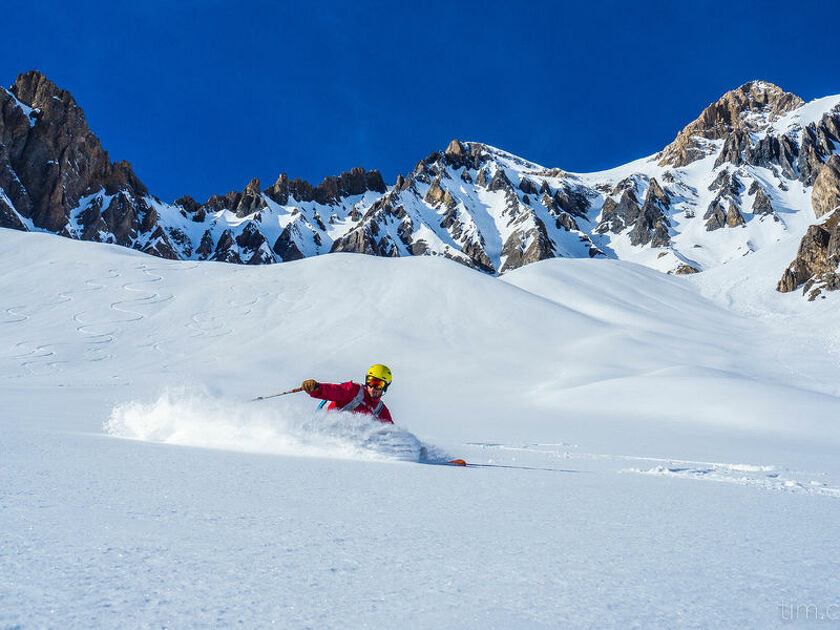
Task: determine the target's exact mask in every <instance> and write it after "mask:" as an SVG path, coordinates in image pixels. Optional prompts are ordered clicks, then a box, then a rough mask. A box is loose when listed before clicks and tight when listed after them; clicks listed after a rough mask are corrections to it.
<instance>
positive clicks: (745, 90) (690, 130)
mask: <svg viewBox="0 0 840 630" xmlns="http://www.w3.org/2000/svg"><path fill="white" fill-rule="evenodd" d="M802 105H804V101H803V100H802V99H801V98H799V97H798V96H795V95H793V94H790V93H788V92H784V91H783V90H782V89H781V88H779V87H777V86H775V85H773V84H771V83H766V82H763V81H750V82H749V83H745V84H744V85H742V86H741V87H739V88H738V89H736V90H732V91H730V92H727V93H726V94H724V95H723V96H722V97H721V98H720V100H718V101H717V102H716V103H712V104H711V105H709V106H708V107H707V108H706V109H704V110H703V112H702V113H701V114H700V116H699V117H698V118H697V120H695V121H693V122H692V123H690V124H689V125H688V126H686V127H685V129H683V130H682V131H680V133H679V134H678V135H677V137H676V139H675V140H674V141H673V142H672V143H671V144H669V145H668V146H667V147H665V149H664V150H663V151H662V153H661V154H660V155H661V158H660V161H659V163H660V164H661V165H662V166H675V167H681V166H687V165H688V164H691V163H692V162H694V161H696V160H699V159H701V158H703V157H705V156H706V155H707V154H708V153H707V151H706V150H705V149H704V144H703V140H704V139H705V140H720V139H724V138H727V136H728V135H729V134H730V133H732V132H733V131H735V130H739V131H740V132H741V135H740V136H739V137H738V138H736V139H735V140H733V141H732V143H731V144H730V146H729V147H728V149H727V151H726V152H727V154H728V155H730V156H735V155H736V154H739V153H740V152H739V151H738V148H739V147H743V145H744V144H745V140H746V139H745V138H744V136H743V132H750V131H754V130H756V129H755V128H754V126H753V125H754V123H753V121H752V119H751V117H749V116H745V115H744V114H746V113H750V112H756V111H761V112H763V113H765V114H766V116H767V118H768V119H769V121H770V122H772V121H774V120H776V119H777V118H778V117H779V116H781V115H782V114H784V113H785V112H789V111H791V110H793V109H796V108H798V107H801V106H802ZM698 139H699V140H698ZM736 163H737V162H736Z"/></svg>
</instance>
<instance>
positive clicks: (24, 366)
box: [0, 230, 840, 628]
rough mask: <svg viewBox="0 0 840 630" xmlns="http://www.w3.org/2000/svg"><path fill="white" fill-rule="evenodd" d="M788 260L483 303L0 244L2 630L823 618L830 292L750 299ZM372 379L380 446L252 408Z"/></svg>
mask: <svg viewBox="0 0 840 630" xmlns="http://www.w3.org/2000/svg"><path fill="white" fill-rule="evenodd" d="M777 249H783V248H775V249H773V248H770V249H767V250H762V251H761V252H757V253H755V254H753V255H750V256H747V257H744V258H742V259H739V260H738V261H735V262H733V263H730V264H727V265H724V266H721V267H719V268H717V269H715V270H712V271H710V272H705V273H703V274H698V275H697V276H695V277H692V278H683V277H673V276H666V275H662V274H659V273H657V272H655V271H652V270H650V269H647V268H645V267H641V266H637V265H634V264H632V263H627V262H621V261H615V260H597V259H596V260H564V259H555V260H547V261H543V262H540V263H536V264H532V265H528V266H526V267H523V268H521V269H518V270H515V271H512V272H510V273H508V274H506V275H505V276H504V277H503V278H502V279H499V278H495V277H491V276H488V275H485V274H481V273H479V272H476V271H472V270H470V269H468V268H466V267H463V266H461V265H458V264H457V263H454V262H451V261H447V260H443V259H441V258H425V257H412V258H400V259H386V258H373V257H367V256H360V255H352V254H345V255H341V254H335V255H326V256H319V257H315V258H310V259H305V260H301V261H298V262H292V263H285V264H283V265H271V266H262V267H245V266H232V265H225V264H221V263H196V262H189V261H166V260H161V259H156V258H150V257H147V256H145V255H142V254H138V253H136V252H132V251H131V250H128V249H123V248H119V247H114V246H104V245H99V244H90V243H82V242H74V241H70V240H64V239H58V238H55V237H53V236H49V235H44V234H23V233H17V232H12V231H8V230H0V252H2V255H0V294H2V295H3V303H2V305H0V396H2V406H0V454H2V456H0V566H2V567H3V570H2V571H1V572H0V604H2V605H0V627H7V626H8V627H16V626H22V627H91V626H96V627H160V626H166V627H170V626H171V627H192V626H204V627H206V626H214V627H226V626H232V625H244V626H246V627H264V626H269V625H275V626H278V627H294V628H298V627H315V626H317V627H336V628H338V627H341V628H344V627H371V626H372V627H383V626H389V627H390V626H400V627H452V626H455V625H457V626H460V627H467V628H520V627H521V628H533V627H546V628H554V627H598V628H605V627H614V628H627V627H703V628H707V627H717V628H729V627H733V626H736V627H753V628H768V627H775V626H780V625H785V623H786V622H787V620H788V618H789V617H790V616H796V617H797V618H798V619H799V620H800V621H801V620H802V619H803V614H804V613H803V612H801V611H797V608H796V607H797V606H800V605H806V606H815V607H817V609H818V610H819V611H820V612H826V613H831V611H834V610H836V605H837V603H838V602H837V593H836V589H835V588H834V580H835V578H836V575H837V571H838V568H840V567H839V566H838V562H837V560H836V557H837V554H836V540H835V534H834V529H835V528H834V523H836V522H837V519H838V517H840V501H838V499H840V465H838V463H837V461H836V453H837V448H838V446H840V425H838V423H837V421H836V418H837V417H838V416H840V388H838V386H837V374H838V369H837V368H838V361H840V358H838V354H837V350H838V344H837V340H838V339H840V329H839V327H838V324H837V322H836V317H834V316H833V315H832V311H834V312H836V308H837V305H836V304H835V300H836V299H838V298H837V296H833V295H829V296H828V298H827V299H825V300H822V301H819V302H817V303H814V304H802V302H801V299H800V298H799V297H798V296H796V295H784V296H782V295H778V294H776V295H773V296H772V297H773V300H771V299H770V297H769V296H768V295H765V294H764V293H762V292H763V291H765V289H764V288H763V287H764V284H762V283H756V282H752V281H750V280H754V279H756V277H757V276H758V275H760V274H761V273H767V272H763V271H761V270H762V269H767V268H768V266H767V265H765V264H763V263H765V262H766V261H763V260H762V256H771V255H775V256H780V257H784V256H786V255H787V253H788V252H786V251H779V252H776V250H777ZM715 274H716V275H715ZM756 287H758V288H756ZM767 290H768V291H769V290H771V289H767ZM372 362H383V363H386V364H388V365H389V366H390V367H391V368H392V370H393V371H394V374H395V382H394V385H393V387H392V388H391V390H390V391H389V392H388V394H387V398H386V402H387V403H388V405H389V407H390V409H391V411H392V413H393V415H394V417H395V418H396V420H397V426H396V427H380V426H378V425H371V424H368V423H365V422H360V421H359V419H358V418H352V417H350V418H346V417H342V416H332V415H325V414H322V413H320V412H318V411H317V410H316V409H315V401H312V400H311V399H309V398H307V397H306V396H305V395H303V394H298V395H295V396H286V397H281V398H276V399H272V400H270V401H261V402H248V401H249V400H250V399H251V398H253V397H255V396H257V395H266V394H271V393H275V392H278V391H283V390H285V389H288V388H290V387H293V386H295V385H297V384H299V382H300V381H301V380H302V379H303V378H306V377H313V378H317V379H320V380H324V381H339V380H346V379H350V378H356V379H358V378H359V377H360V375H361V374H362V373H363V370H364V369H365V368H366V367H367V365H368V364H369V363H372ZM422 448H425V449H426V450H429V451H430V452H431V454H432V456H433V457H443V456H446V455H450V456H461V457H465V458H466V459H467V460H469V461H473V462H476V463H495V464H500V465H504V466H512V468H468V469H458V468H449V467H442V466H428V465H420V464H417V463H415V462H416V460H417V459H418V457H419V453H420V450H421V449H422ZM832 606H835V608H831V607H832Z"/></svg>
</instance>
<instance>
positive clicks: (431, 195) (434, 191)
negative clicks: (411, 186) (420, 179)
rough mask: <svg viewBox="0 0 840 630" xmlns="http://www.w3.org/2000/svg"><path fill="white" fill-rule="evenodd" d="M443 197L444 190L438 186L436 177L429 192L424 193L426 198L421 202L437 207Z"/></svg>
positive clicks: (438, 181) (438, 179)
mask: <svg viewBox="0 0 840 630" xmlns="http://www.w3.org/2000/svg"><path fill="white" fill-rule="evenodd" d="M443 197H444V190H443V188H441V186H440V178H439V177H436V178H435V179H434V181H432V185H431V186H430V187H429V191H428V192H427V193H426V196H425V197H424V198H423V200H424V201H425V202H426V203H428V204H429V205H432V206H437V205H439V204H440V203H441V202H442V201H443Z"/></svg>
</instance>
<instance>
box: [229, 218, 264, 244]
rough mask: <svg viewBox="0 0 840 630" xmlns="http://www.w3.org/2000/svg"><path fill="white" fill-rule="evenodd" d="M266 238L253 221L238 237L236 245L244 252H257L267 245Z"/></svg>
mask: <svg viewBox="0 0 840 630" xmlns="http://www.w3.org/2000/svg"><path fill="white" fill-rule="evenodd" d="M265 242H266V240H265V236H263V235H262V232H260V228H259V227H258V226H257V224H256V223H254V222H253V221H249V222H248V223H247V224H246V225H245V227H244V228H243V230H242V232H240V234H239V236H237V237H236V244H237V245H238V246H239V247H240V248H242V249H244V250H251V251H253V250H257V249H259V248H260V246H262V245H263V243H265Z"/></svg>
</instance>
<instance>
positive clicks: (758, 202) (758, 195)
mask: <svg viewBox="0 0 840 630" xmlns="http://www.w3.org/2000/svg"><path fill="white" fill-rule="evenodd" d="M753 185H754V186H756V187H757V188H758V189H757V190H756V192H755V199H753V205H752V211H753V214H759V215H763V214H774V211H773V204H772V203H770V198H769V197H768V196H767V195H766V194H765V193H764V191H763V190H762V189H761V187H760V186H758V184H755V183H754V184H753ZM750 190H752V188H750Z"/></svg>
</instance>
